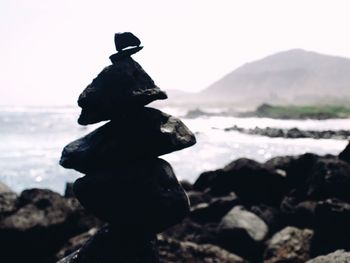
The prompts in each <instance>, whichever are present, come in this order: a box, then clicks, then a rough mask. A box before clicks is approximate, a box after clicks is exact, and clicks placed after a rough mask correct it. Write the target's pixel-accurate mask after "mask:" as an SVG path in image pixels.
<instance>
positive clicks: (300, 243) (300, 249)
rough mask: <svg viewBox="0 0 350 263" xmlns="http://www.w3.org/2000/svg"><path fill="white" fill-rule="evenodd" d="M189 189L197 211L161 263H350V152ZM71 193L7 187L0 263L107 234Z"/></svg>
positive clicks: (53, 256) (250, 168)
mask: <svg viewBox="0 0 350 263" xmlns="http://www.w3.org/2000/svg"><path fill="white" fill-rule="evenodd" d="M182 185H183V187H184V188H185V189H186V191H187V193H188V196H189V199H190V201H191V212H190V215H189V216H188V217H186V218H185V219H184V220H183V221H182V222H181V223H180V224H177V225H175V226H173V227H172V228H170V229H167V230H166V231H164V232H163V233H161V234H159V235H158V246H159V254H160V259H159V260H160V262H162V263H163V262H164V263H165V262H168V263H171V262H176V263H177V262H178V263H180V262H181V263H197V262H198V263H199V262H213V263H214V262H232V263H235V262H265V263H272V262H309V263H318V262H348V261H350V253H349V252H346V251H347V250H349V249H350V240H349V238H348V237H349V234H350V233H349V230H348V222H349V220H350V192H349V187H350V144H349V145H348V146H347V148H346V149H345V150H344V151H343V152H342V153H341V154H340V155H339V156H331V155H326V156H318V155H315V154H311V153H307V154H303V155H300V156H281V157H275V158H272V159H271V160H269V161H267V162H265V163H258V162H256V161H253V160H249V159H245V158H242V159H238V160H235V161H233V162H231V163H230V164H228V165H227V166H225V167H224V168H222V169H218V170H215V171H208V172H204V173H202V174H201V175H200V176H199V177H198V179H197V180H196V182H195V183H194V184H190V183H188V182H182ZM71 188H72V185H71V184H68V185H67V190H66V194H65V196H61V195H59V194H57V193H55V192H53V191H50V190H46V189H28V190H25V191H23V192H22V193H20V194H16V193H14V192H13V191H11V189H9V188H8V187H6V186H5V185H3V184H1V185H0V245H1V248H2V253H1V260H2V262H11V263H17V262H22V263H23V262H35V263H41V262H42V263H44V262H45V263H53V262H56V261H57V260H59V259H60V258H64V257H66V256H68V255H71V256H70V257H72V256H74V253H73V254H71V253H72V252H74V251H76V250H78V249H79V248H80V247H81V246H82V245H83V244H84V243H85V242H86V241H87V240H88V239H89V238H91V237H92V236H93V235H96V233H99V235H105V234H106V232H107V231H104V229H108V228H106V224H105V222H102V221H101V220H99V219H97V218H96V217H95V216H93V215H91V214H89V213H88V212H86V211H85V209H84V208H83V207H82V206H81V205H80V204H79V202H78V201H77V199H76V198H75V197H74V195H73V193H72V190H71ZM130 194H131V195H132V192H130ZM136 214H137V213H135V215H136ZM138 220H142V218H139V219H138ZM107 234H108V233H107ZM321 255H322V257H319V256H321ZM65 260H66V261H64V260H63V261H60V262H69V261H68V260H69V257H68V258H66V259H65ZM88 262H91V261H88Z"/></svg>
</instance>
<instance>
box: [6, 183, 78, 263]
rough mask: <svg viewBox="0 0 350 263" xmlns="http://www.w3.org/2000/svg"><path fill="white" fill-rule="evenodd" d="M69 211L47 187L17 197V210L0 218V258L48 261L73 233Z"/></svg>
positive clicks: (63, 201)
mask: <svg viewBox="0 0 350 263" xmlns="http://www.w3.org/2000/svg"><path fill="white" fill-rule="evenodd" d="M72 215H73V211H72V210H71V208H70V206H69V205H68V204H67V202H66V201H65V199H64V198H63V197H61V196H60V195H59V194H57V193H54V192H52V191H50V190H39V189H30V190H25V191H23V192H22V194H21V195H20V197H19V198H18V210H17V211H16V212H15V213H13V214H11V215H9V216H7V217H5V218H3V219H2V220H0V247H1V251H2V252H1V254H2V255H1V258H2V259H1V260H4V262H18V261H21V260H22V262H23V260H27V261H29V262H34V259H35V262H51V261H50V260H52V259H53V255H54V253H55V251H56V250H57V249H58V248H59V247H60V246H62V245H63V244H64V242H65V240H67V239H68V238H69V237H70V236H73V235H75V234H77V230H76V229H74V227H75V224H74V222H72V221H73V220H72Z"/></svg>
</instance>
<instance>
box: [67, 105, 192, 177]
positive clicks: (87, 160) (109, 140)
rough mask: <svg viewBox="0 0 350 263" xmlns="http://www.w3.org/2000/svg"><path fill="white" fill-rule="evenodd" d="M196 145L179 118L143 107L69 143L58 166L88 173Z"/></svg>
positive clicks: (190, 133)
mask: <svg viewBox="0 0 350 263" xmlns="http://www.w3.org/2000/svg"><path fill="white" fill-rule="evenodd" d="M195 143H196V139H195V136H194V135H193V133H192V132H191V131H190V130H189V129H188V128H187V127H186V126H185V125H184V124H183V123H182V122H181V121H180V120H179V119H177V118H175V117H173V116H170V115H168V114H165V113H163V112H161V111H159V110H156V109H152V108H144V109H142V110H139V111H135V112H133V113H132V114H128V115H127V116H126V117H125V118H123V119H121V120H119V121H117V120H114V121H112V122H109V123H107V124H105V125H103V126H102V127H100V128H98V129H97V130H95V131H93V132H91V133H89V134H88V135H86V136H84V137H82V138H80V139H78V140H76V141H74V142H72V143H70V144H68V145H67V146H66V147H65V148H64V150H63V152H62V157H61V160H60V164H61V165H62V166H63V167H65V168H73V169H75V170H77V171H80V172H83V173H87V172H90V171H94V170H97V169H103V168H104V167H108V166H110V165H114V164H115V163H122V162H127V161H130V160H134V159H141V158H149V157H157V156H159V155H163V154H166V153H170V152H173V151H177V150H181V149H184V148H186V147H190V146H192V145H193V144H195Z"/></svg>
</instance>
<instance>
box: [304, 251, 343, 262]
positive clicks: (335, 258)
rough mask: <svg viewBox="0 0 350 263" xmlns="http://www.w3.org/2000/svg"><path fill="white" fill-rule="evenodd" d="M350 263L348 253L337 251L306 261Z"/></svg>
mask: <svg viewBox="0 0 350 263" xmlns="http://www.w3.org/2000/svg"><path fill="white" fill-rule="evenodd" d="M345 262H350V252H346V251H345V250H337V251H335V252H333V253H330V254H328V255H325V256H319V257H317V258H313V259H311V260H308V261H307V262H306V263H345Z"/></svg>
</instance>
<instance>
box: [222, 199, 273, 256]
mask: <svg viewBox="0 0 350 263" xmlns="http://www.w3.org/2000/svg"><path fill="white" fill-rule="evenodd" d="M268 232H269V229H268V226H267V225H266V224H265V222H264V221H263V220H262V219H260V218H259V217H258V216H257V215H255V214H253V213H251V212H249V211H247V210H245V209H244V208H243V207H240V206H236V207H234V208H233V209H232V210H231V211H230V212H229V213H228V214H227V215H225V216H224V218H223V219H222V220H221V223H220V225H219V226H218V238H219V244H220V245H221V246H222V247H223V248H226V249H228V250H229V251H232V252H234V253H236V254H238V255H240V256H242V257H244V258H247V259H249V260H252V261H255V260H257V259H259V258H261V256H262V251H263V241H264V240H265V238H266V237H267V234H268Z"/></svg>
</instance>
